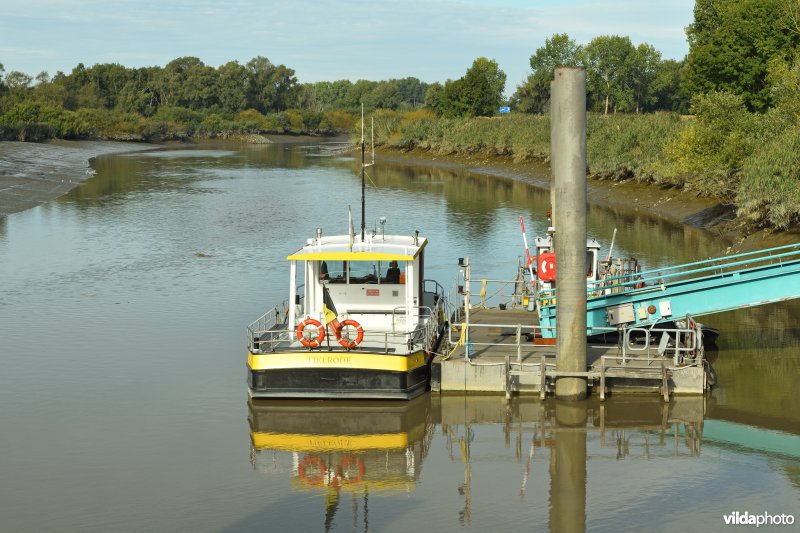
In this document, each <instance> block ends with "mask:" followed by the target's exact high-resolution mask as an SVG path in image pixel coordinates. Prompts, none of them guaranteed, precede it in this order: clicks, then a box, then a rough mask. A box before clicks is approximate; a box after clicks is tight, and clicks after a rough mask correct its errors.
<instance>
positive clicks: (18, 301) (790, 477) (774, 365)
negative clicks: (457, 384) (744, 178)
mask: <svg viewBox="0 0 800 533" xmlns="http://www.w3.org/2000/svg"><path fill="white" fill-rule="evenodd" d="M96 169H97V174H96V175H95V176H94V177H92V178H91V179H89V180H88V181H87V182H86V183H85V184H84V185H82V186H81V187H79V188H77V189H75V190H73V191H72V192H71V193H69V194H68V195H67V196H65V197H62V198H61V199H59V200H57V201H54V202H50V203H47V204H45V205H43V206H40V207H37V208H34V209H31V210H28V211H25V212H21V213H16V214H14V215H10V216H8V217H6V218H0V280H2V284H1V285H0V406H1V407H0V478H2V479H3V483H2V484H0V530H3V531H41V530H45V529H57V530H60V531H109V530H111V531H142V530H154V531H186V530H194V531H244V530H252V529H259V530H267V531H324V530H332V531H368V530H372V531H408V530H422V531H429V530H437V531H453V530H462V529H470V530H475V531H489V530H492V531H497V530H509V531H511V530H518V529H522V528H524V529H528V530H530V529H535V530H546V529H550V530H553V531H574V530H581V529H584V528H585V529H587V530H598V531H606V530H631V531H640V530H643V529H648V530H657V531H667V530H670V531H675V530H721V529H724V528H725V526H724V522H723V515H725V514H728V513H731V512H733V511H740V512H744V511H748V512H750V513H763V512H768V513H770V514H779V513H794V515H795V516H796V517H797V515H798V514H800V513H798V509H800V410H798V409H796V408H795V407H794V404H795V403H796V401H797V400H796V397H795V392H796V388H797V387H796V385H797V381H798V377H800V329H798V326H797V322H796V317H797V316H798V313H799V312H800V305H798V304H797V303H785V304H776V305H773V306H769V307H763V308H759V309H754V310H745V311H737V312H731V313H726V314H721V315H717V316H712V317H706V318H705V320H704V322H707V323H709V324H712V325H714V326H716V327H718V328H719V329H720V331H721V337H720V341H719V351H718V353H717V354H715V357H716V359H715V362H714V366H715V368H716V370H717V374H718V378H719V386H718V387H717V388H716V389H715V390H714V391H713V393H712V395H711V396H709V397H706V398H678V399H676V400H675V401H673V403H671V404H670V405H668V406H665V405H663V404H662V403H661V402H659V401H658V400H657V399H653V398H627V399H626V398H616V399H613V400H611V401H608V402H606V403H605V404H600V403H599V402H596V401H589V402H586V403H584V404H580V405H578V406H569V405H557V404H555V403H554V402H551V401H548V402H543V403H542V402H538V401H534V400H526V399H516V400H513V401H512V402H511V403H505V402H504V401H503V399H502V398H501V397H494V396H491V397H470V398H465V397H460V396H445V397H441V398H440V397H438V396H434V397H429V396H425V397H423V398H420V399H418V400H416V401H414V402H410V403H382V404H377V405H375V404H369V403H366V404H365V403H360V404H339V403H335V402H312V403H302V402H300V403H297V402H282V403H257V404H254V405H248V403H247V393H246V386H245V382H244V369H245V346H246V345H245V339H244V327H245V326H246V325H247V324H248V323H249V322H250V321H252V320H253V319H254V318H256V317H257V316H259V315H260V314H261V313H262V312H263V311H264V310H265V309H267V308H268V306H271V305H273V304H275V303H277V302H278V301H280V300H282V299H283V298H285V296H286V294H285V293H286V288H285V283H286V280H287V279H288V268H287V265H286V264H285V256H286V255H287V254H288V253H290V252H292V251H294V250H295V249H296V248H299V246H300V245H301V244H302V242H303V241H304V240H305V239H306V238H307V237H309V236H311V235H312V234H313V232H314V228H316V227H317V226H322V227H323V228H324V231H325V232H326V233H339V232H343V231H345V230H346V227H347V206H348V205H352V207H353V211H354V215H356V217H355V218H356V222H358V212H359V190H360V186H359V182H358V179H357V176H356V172H355V167H353V165H352V162H351V161H348V160H342V159H332V158H324V157H316V156H315V153H314V151H313V150H308V149H306V148H305V147H303V146H301V145H297V144H292V145H282V144H274V145H269V146H244V147H243V146H239V145H231V146H211V147H194V148H190V149H185V150H165V151H160V152H152V153H145V154H132V155H126V156H113V157H104V158H101V159H99V160H98V162H97V165H96ZM370 176H371V179H372V181H373V182H374V184H375V186H376V187H371V186H370V187H369V189H368V205H367V207H368V213H367V226H368V227H373V226H374V225H375V220H376V219H377V218H378V217H379V216H382V215H385V216H386V217H387V218H388V220H389V222H388V223H387V230H388V231H391V232H394V233H408V234H411V233H413V231H414V230H416V229H419V230H420V231H421V232H422V233H423V234H425V235H426V236H428V237H429V238H430V240H431V245H430V246H429V247H428V251H427V253H428V257H427V258H426V271H427V272H426V273H427V275H428V276H431V277H435V278H437V279H438V280H439V281H440V282H441V283H442V284H443V285H445V286H446V287H447V286H449V285H450V282H451V280H452V279H453V277H454V275H455V264H456V260H457V258H458V257H463V256H465V255H470V257H471V258H472V264H473V276H474V277H478V278H480V277H509V276H510V275H511V274H512V273H513V271H514V268H515V266H516V262H517V258H518V256H520V255H521V254H522V253H524V252H523V249H522V244H521V237H520V235H519V229H518V225H517V219H518V217H519V215H523V216H524V217H525V220H526V224H527V227H528V231H529V237H530V236H532V235H535V234H540V233H542V231H543V230H544V229H545V224H546V221H545V219H544V216H543V213H544V212H545V210H546V208H547V206H546V202H547V194H546V193H544V192H541V191H536V190H532V189H530V188H529V187H528V186H526V185H524V184H522V183H520V182H514V181H507V180H502V181H501V180H496V179H493V178H490V177H487V176H480V175H475V174H470V173H469V172H466V171H458V170H448V169H442V168H436V169H432V168H425V167H419V166H415V167H411V166H402V165H393V166H389V165H386V164H380V163H379V164H378V165H377V166H376V167H375V168H373V169H371V172H370ZM614 227H617V228H618V234H617V241H616V244H615V255H617V254H621V255H635V256H637V257H639V258H640V259H641V260H643V261H644V262H645V263H646V264H647V265H650V266H663V265H668V264H675V263H681V262H689V261H694V260H697V259H702V258H707V257H710V256H714V255H717V254H719V253H720V252H721V251H722V250H724V249H725V247H726V246H727V243H724V242H719V241H718V240H715V239H712V238H709V237H708V236H707V235H705V234H704V233H702V232H700V231H698V230H696V229H691V228H684V227H681V226H676V225H673V224H670V223H667V222H664V221H659V220H654V219H650V218H648V217H646V216H643V215H641V214H634V213H627V212H623V211H620V210H608V209H603V208H598V207H594V208H591V209H590V212H589V233H590V236H592V237H595V238H597V239H599V240H600V241H601V243H603V244H604V246H607V245H608V244H609V240H610V237H611V233H612V231H613V228H614ZM798 518H800V517H798ZM676 528H677V529H676Z"/></svg>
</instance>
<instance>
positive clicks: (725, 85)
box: [687, 0, 798, 111]
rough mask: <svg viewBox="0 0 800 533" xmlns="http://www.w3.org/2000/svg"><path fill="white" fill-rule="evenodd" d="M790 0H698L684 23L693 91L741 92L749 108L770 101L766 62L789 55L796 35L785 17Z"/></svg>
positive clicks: (760, 109)
mask: <svg viewBox="0 0 800 533" xmlns="http://www.w3.org/2000/svg"><path fill="white" fill-rule="evenodd" d="M787 1H789V0H697V1H696V2H695V9H694V22H692V24H690V25H689V27H688V28H687V37H688V39H689V56H688V63H689V72H688V79H687V82H688V84H689V90H690V92H691V93H692V94H701V93H707V92H710V91H727V92H731V93H734V94H739V95H741V96H742V98H743V99H744V102H745V104H746V105H747V107H748V108H749V109H751V110H757V111H763V110H765V109H767V108H768V107H769V106H770V104H771V97H770V87H769V83H768V82H767V64H768V62H769V60H770V59H772V58H773V57H775V56H776V55H777V56H780V57H783V58H787V57H789V56H790V54H791V52H792V50H793V48H794V46H795V45H796V44H797V43H798V35H797V33H795V32H793V31H792V30H791V29H790V27H789V25H787V24H786V23H781V22H780V21H781V20H785V12H786V11H785V7H786V5H787V4H786V2H787Z"/></svg>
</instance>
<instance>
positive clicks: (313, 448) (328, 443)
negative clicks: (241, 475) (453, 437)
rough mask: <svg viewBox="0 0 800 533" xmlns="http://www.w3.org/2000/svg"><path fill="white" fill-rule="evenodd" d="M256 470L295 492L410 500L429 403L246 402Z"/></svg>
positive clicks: (427, 433) (428, 430) (425, 443)
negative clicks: (386, 494) (406, 496)
mask: <svg viewBox="0 0 800 533" xmlns="http://www.w3.org/2000/svg"><path fill="white" fill-rule="evenodd" d="M249 407H250V416H249V422H250V431H251V438H252V452H253V453H252V457H253V466H254V467H255V468H256V469H257V470H259V471H262V472H265V473H270V472H275V473H277V474H279V475H288V476H290V477H291V484H292V488H293V489H300V490H323V491H335V492H336V493H340V492H355V493H359V492H365V491H369V492H379V491H395V492H398V491H399V492H408V491H411V490H413V489H414V487H415V485H416V481H417V479H418V478H419V475H420V470H421V468H422V462H423V460H424V459H425V456H426V455H427V453H428V448H429V446H430V440H431V438H432V437H433V425H432V424H433V423H432V420H431V415H430V407H429V399H428V397H427V396H423V397H421V398H417V399H415V400H412V401H410V402H403V403H394V402H364V401H359V402H336V403H335V404H332V403H330V402H323V403H320V402H315V403H310V402H302V401H292V400H251V401H250V404H249Z"/></svg>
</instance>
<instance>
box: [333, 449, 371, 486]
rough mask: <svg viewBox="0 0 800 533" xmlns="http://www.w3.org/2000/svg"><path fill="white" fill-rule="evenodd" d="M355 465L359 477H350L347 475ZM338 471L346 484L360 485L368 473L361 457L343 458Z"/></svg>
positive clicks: (348, 456) (347, 456)
mask: <svg viewBox="0 0 800 533" xmlns="http://www.w3.org/2000/svg"><path fill="white" fill-rule="evenodd" d="M353 463H355V467H356V469H357V470H358V475H357V476H350V475H349V474H348V473H347V471H348V469H349V468H350V467H351V466H352V465H353ZM337 471H338V472H339V473H340V475H341V476H342V477H343V478H344V480H345V482H346V483H358V482H359V481H361V480H362V479H364V474H366V473H367V467H366V466H364V461H363V460H362V459H361V458H360V457H353V456H352V455H345V456H344V457H342V460H341V461H339V468H338V469H337Z"/></svg>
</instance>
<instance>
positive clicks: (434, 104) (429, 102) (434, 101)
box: [425, 81, 444, 115]
mask: <svg viewBox="0 0 800 533" xmlns="http://www.w3.org/2000/svg"><path fill="white" fill-rule="evenodd" d="M443 91H444V86H443V85H442V84H441V83H439V82H438V81H437V82H435V83H432V84H430V85H429V86H428V89H427V90H426V91H425V107H427V108H428V109H430V110H431V111H433V112H434V113H436V114H437V115H441V114H442V113H441V105H442V92H443Z"/></svg>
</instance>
